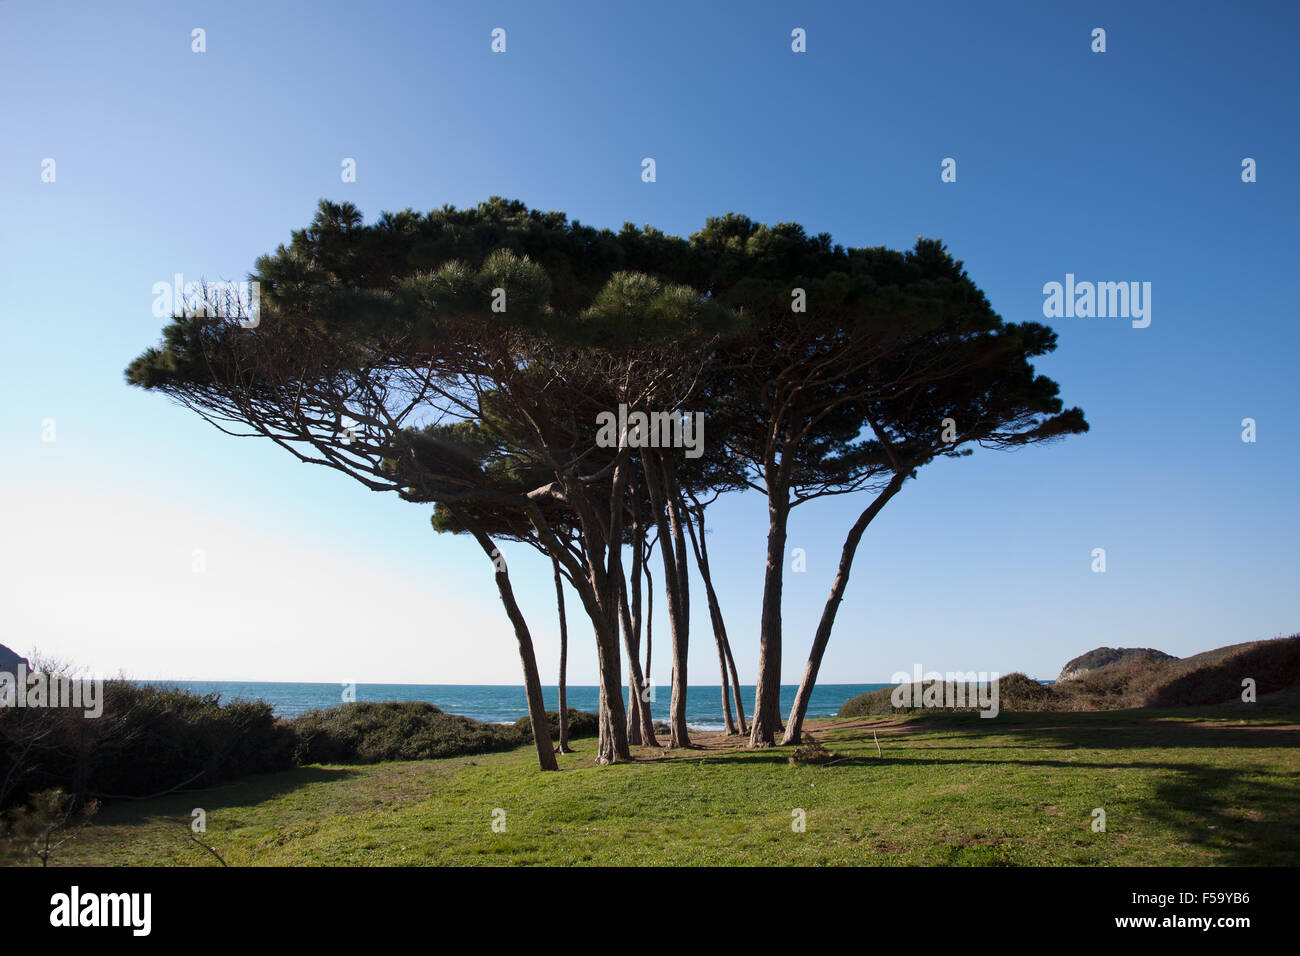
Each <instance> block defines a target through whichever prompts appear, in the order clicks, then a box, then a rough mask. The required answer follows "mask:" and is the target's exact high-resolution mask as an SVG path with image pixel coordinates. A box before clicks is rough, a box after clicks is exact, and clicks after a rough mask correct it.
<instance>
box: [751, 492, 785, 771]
mask: <svg viewBox="0 0 1300 956" xmlns="http://www.w3.org/2000/svg"><path fill="white" fill-rule="evenodd" d="M767 494H768V498H767V514H768V526H767V568H766V571H765V574H764V578H763V614H762V620H761V623H760V625H759V627H760V630H759V651H758V682H757V686H756V687H755V689H754V722H753V724H752V725H750V729H749V745H750V746H751V747H771V746H773V745H774V744H775V743H776V735H777V730H778V727H779V725H780V723H781V711H780V708H781V587H782V584H783V581H784V573H785V542H786V532H787V526H788V524H789V518H790V504H789V499H788V492H787V489H786V487H785V485H784V481H777V482H768V489H767Z"/></svg>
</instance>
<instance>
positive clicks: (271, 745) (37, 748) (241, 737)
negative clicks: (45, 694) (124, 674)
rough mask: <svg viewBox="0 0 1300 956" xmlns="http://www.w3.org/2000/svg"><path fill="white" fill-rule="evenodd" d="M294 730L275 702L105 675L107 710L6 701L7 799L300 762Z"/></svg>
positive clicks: (172, 782) (206, 781)
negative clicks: (227, 698)
mask: <svg viewBox="0 0 1300 956" xmlns="http://www.w3.org/2000/svg"><path fill="white" fill-rule="evenodd" d="M292 763H293V738H292V736H291V735H290V734H289V732H288V730H287V728H286V727H285V726H284V725H283V722H281V721H278V720H276V718H275V715H274V712H273V710H272V708H271V705H270V704H267V703H264V702H262V701H242V700H237V701H234V702H231V703H229V704H226V705H224V706H223V705H222V704H221V700H220V697H219V695H217V694H207V695H200V694H191V693H187V692H185V691H181V690H176V689H164V688H158V687H151V686H147V685H141V684H133V683H131V682H129V681H125V680H111V681H105V682H104V685H103V713H102V714H101V715H100V716H98V717H96V718H93V719H92V718H88V717H86V716H85V714H84V711H83V710H79V709H73V708H63V707H15V708H3V709H0V781H4V784H5V785H4V789H3V791H2V792H0V807H8V806H12V805H13V804H15V803H23V802H25V801H26V799H27V798H28V797H29V796H30V795H31V794H34V793H36V792H38V791H44V790H49V789H52V788H55V787H58V788H62V789H64V790H66V791H67V792H68V794H70V795H71V797H72V798H73V800H74V802H75V803H76V804H77V805H80V804H81V803H82V802H84V801H85V800H87V799H88V798H91V797H119V796H149V795H152V794H156V793H162V792H166V791H169V790H173V789H178V788H180V787H203V786H211V785H213V784H216V783H220V782H223V781H225V780H231V779H234V778H236V777H242V776H246V775H247V774H252V773H263V772H267V771H271V770H282V769H286V768H288V767H290V766H292Z"/></svg>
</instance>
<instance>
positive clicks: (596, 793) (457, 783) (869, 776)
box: [52, 705, 1300, 866]
mask: <svg viewBox="0 0 1300 956" xmlns="http://www.w3.org/2000/svg"><path fill="white" fill-rule="evenodd" d="M811 730H812V733H813V735H814V737H815V738H816V739H817V740H818V741H819V742H820V743H821V744H823V745H824V746H825V748H826V749H828V750H830V751H831V752H832V759H833V760H834V761H835V762H833V763H830V764H827V765H818V764H811V763H809V764H802V763H800V764H792V763H791V762H790V757H791V751H792V749H793V748H788V747H786V748H777V749H772V750H766V751H750V750H745V749H732V748H735V747H736V746H737V741H736V739H735V738H732V739H731V740H730V741H727V740H726V739H725V738H721V737H713V738H711V739H709V740H708V741H707V746H706V747H705V748H704V749H700V750H680V751H668V752H664V751H659V750H653V751H651V750H642V751H641V752H640V754H639V759H638V760H637V761H636V762H634V763H631V764H620V765H616V766H613V767H597V766H593V764H592V760H591V753H592V751H593V750H594V749H595V746H594V741H591V740H579V741H577V744H576V746H577V747H578V748H579V752H578V753H576V754H573V755H570V756H565V757H561V758H560V766H561V771H560V772H559V773H551V774H545V773H541V772H539V771H537V770H536V765H535V756H534V754H533V753H532V751H531V748H529V747H523V748H520V749H517V750H514V751H509V752H505V753H496V754H489V755H484V756H476V757H458V758H449V759H445V760H427V761H414V762H403V763H381V764H373V765H366V766H355V765H354V766H335V765H324V766H312V767H305V768H301V769H297V770H292V771H288V772H284V773H276V774H265V775H261V776H257V777H250V778H248V779H246V780H243V781H240V782H238V783H235V784H233V785H230V786H225V787H220V788H214V789H211V790H205V791H202V792H198V793H189V794H179V795H173V796H168V797H162V798H159V799H154V800H149V801H141V802H122V803H116V804H113V805H110V806H107V807H105V808H104V809H103V810H101V811H100V813H99V814H98V816H97V817H96V818H95V821H94V823H93V824H92V825H91V826H89V827H88V828H87V829H85V830H84V831H82V833H81V834H80V836H79V837H78V838H77V839H75V840H74V841H72V842H71V843H69V844H68V845H67V846H65V847H64V848H63V850H61V851H60V853H59V854H58V855H57V856H56V857H55V858H54V860H53V861H52V863H53V864H54V865H57V864H59V863H62V864H91V865H135V864H174V865H184V866H208V865H213V866H215V865H219V863H218V861H217V860H216V858H215V857H214V856H213V855H212V854H210V853H208V852H207V851H205V850H204V849H203V848H202V847H200V846H199V845H197V844H196V843H194V842H193V841H191V840H190V839H189V835H190V819H191V810H192V809H193V808H195V807H202V808H203V809H204V810H206V813H207V827H208V829H207V833H206V834H205V835H204V837H203V839H204V841H205V842H206V843H207V844H208V845H210V846H212V847H214V848H215V849H216V851H217V852H218V853H219V854H220V855H221V857H222V858H224V859H225V861H226V862H228V863H229V864H231V865H266V866H285V865H312V864H348V865H353V864H362V865H402V864H520V863H522V864H558V865H581V864H612V865H622V864H635V865H645V864H852V865H895V864H929V865H1012V866H1014V865H1026V864H1045V865H1053V864H1063V865H1080V864H1082V865H1089V864H1110V865H1141V864H1172V865H1225V864H1226V865H1231V864H1273V865H1278V864H1281V865H1293V864H1295V863H1297V862H1300V747H1297V744H1300V710H1298V709H1296V708H1295V707H1294V705H1288V706H1287V707H1284V708H1269V707H1265V706H1262V705H1257V706H1256V707H1255V708H1254V709H1251V708H1250V707H1249V705H1240V706H1236V707H1218V708H1199V709H1196V710H1194V711H1189V710H1171V711H1145V710H1144V711H1112V712H1108V713H1070V714H1060V713H1019V714H1017V713H1003V714H1002V715H1001V716H1000V717H998V718H996V719H993V720H986V719H981V718H979V717H978V716H976V715H973V714H935V715H923V716H910V717H895V716H889V717H874V718H856V719H842V720H823V721H813V722H811ZM873 731H874V732H875V734H876V735H877V736H878V738H879V743H880V754H879V755H878V754H877V749H876V742H875V739H874V737H873ZM1098 807H1099V808H1102V809H1103V810H1104V811H1105V814H1106V831H1105V832H1094V831H1093V829H1092V821H1093V810H1094V808H1098ZM496 809H500V810H504V811H505V817H504V821H505V831H504V832H494V831H493V827H492V824H493V811H494V810H496ZM796 809H802V810H803V811H804V813H805V814H806V829H805V830H804V832H795V830H794V828H793V827H792V822H793V821H794V820H795V814H794V811H795V810H796ZM498 817H499V814H498Z"/></svg>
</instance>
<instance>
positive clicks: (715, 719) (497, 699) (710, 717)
mask: <svg viewBox="0 0 1300 956" xmlns="http://www.w3.org/2000/svg"><path fill="white" fill-rule="evenodd" d="M141 683H148V684H154V685H157V686H163V687H180V688H182V689H184V690H190V691H194V692H196V693H201V694H211V693H217V694H220V695H221V699H222V700H223V701H230V700H235V699H237V698H243V699H244V700H264V701H266V702H267V703H268V704H270V705H271V706H272V707H274V708H275V712H276V714H277V715H278V716H281V717H296V716H297V715H298V714H301V713H303V712H304V711H308V710H316V709H319V708H325V707H336V706H338V705H339V704H341V703H342V702H343V686H342V685H341V684H297V683H258V682H254V681H142V682H141ZM888 686H891V685H889V684H819V685H817V687H816V688H815V689H814V690H813V695H812V700H811V701H810V702H809V706H808V716H809V717H830V716H834V714H835V713H836V711H838V710H839V709H840V705H841V704H843V703H844V702H845V701H846V700H848V699H849V698H850V697H856V696H857V695H858V694H864V693H866V692H867V691H869V690H877V689H879V688H881V687H888ZM796 689H797V688H796V687H795V685H794V684H787V685H785V686H783V687H782V688H781V715H782V719H784V718H785V715H787V714H789V713H790V707H791V705H792V704H793V703H794V694H795V690H796ZM542 690H543V694H544V696H545V698H546V707H547V709H548V710H555V709H556V708H557V707H558V706H559V689H558V688H557V687H554V686H550V687H544V688H543V689H542ZM599 693H600V691H599V688H597V687H594V686H592V687H568V688H567V689H566V694H567V697H568V704H569V706H570V707H573V708H575V709H577V710H586V711H591V712H592V713H595V711H596V706H597V701H598V700H599ZM669 693H670V691H669V688H667V687H656V688H655V699H654V700H653V701H651V703H650V711H651V713H652V714H653V715H654V717H655V719H656V720H667V719H668V697H669ZM624 696H625V697H626V694H625V695H624ZM356 699H357V700H359V701H386V700H423V701H428V702H429V703H431V704H434V705H435V706H437V707H439V708H441V709H442V710H444V711H446V712H447V713H449V714H462V715H463V716H465V717H473V718H474V719H475V720H481V721H484V722H486V723H506V722H512V721H515V720H518V719H519V718H520V717H523V716H524V715H525V714H527V713H528V704H527V701H526V699H525V697H524V688H523V686H522V685H519V686H510V685H504V686H503V685H492V684H357V685H356ZM741 699H743V700H744V701H745V715H746V717H748V716H749V715H750V714H752V713H753V711H754V688H753V686H752V685H749V686H745V687H742V688H741ZM686 703H687V707H686V722H687V724H689V725H690V726H692V727H695V728H698V729H700V730H721V729H722V727H723V724H722V698H721V689H720V688H719V687H718V686H717V685H716V684H715V685H712V686H710V685H707V684H702V685H698V686H692V687H691V688H690V691H689V693H688V694H687V696H686Z"/></svg>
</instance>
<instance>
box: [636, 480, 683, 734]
mask: <svg viewBox="0 0 1300 956" xmlns="http://www.w3.org/2000/svg"><path fill="white" fill-rule="evenodd" d="M661 461H662V458H661V456H659V455H647V456H646V458H645V459H644V463H645V473H646V486H647V489H648V490H649V492H650V501H651V503H652V504H653V506H654V509H655V522H656V524H657V525H658V527H659V555H660V557H661V558H662V559H663V565H664V593H665V598H666V599H667V601H668V629H669V631H670V632H671V634H672V642H673V689H672V698H671V700H670V702H669V712H668V728H669V731H670V732H671V743H670V744H669V746H672V747H689V746H690V745H691V738H690V733H689V732H688V730H687V728H686V679H687V674H686V652H687V647H688V641H689V635H690V632H689V627H690V624H689V621H688V620H687V618H686V616H685V613H684V611H685V610H686V608H685V605H684V602H683V600H682V593H681V584H682V581H681V572H680V570H679V569H678V566H677V557H676V548H675V545H674V536H673V531H672V529H671V527H670V525H671V524H672V523H673V522H672V519H671V516H670V514H669V512H670V511H671V508H670V507H669V506H668V502H667V495H666V493H665V488H664V478H663V474H662V472H661V471H660V467H661ZM678 531H679V532H680V525H679V526H678Z"/></svg>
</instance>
